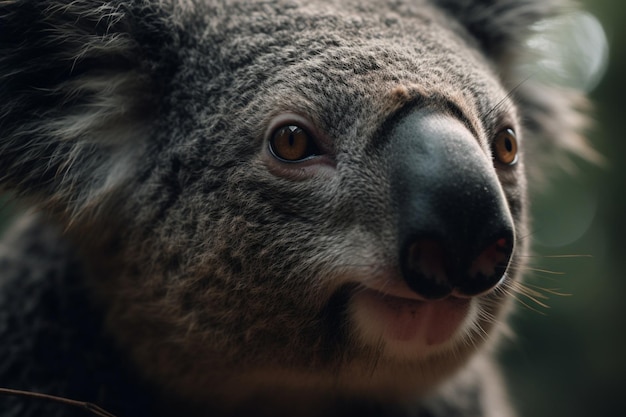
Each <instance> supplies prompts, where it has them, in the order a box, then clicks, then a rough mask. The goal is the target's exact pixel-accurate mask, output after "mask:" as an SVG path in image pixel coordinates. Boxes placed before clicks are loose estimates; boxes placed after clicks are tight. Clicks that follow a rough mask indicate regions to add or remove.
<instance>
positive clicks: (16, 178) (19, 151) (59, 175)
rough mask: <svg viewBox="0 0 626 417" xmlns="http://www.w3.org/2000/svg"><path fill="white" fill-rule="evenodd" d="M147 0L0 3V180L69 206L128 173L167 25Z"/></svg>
mask: <svg viewBox="0 0 626 417" xmlns="http://www.w3.org/2000/svg"><path fill="white" fill-rule="evenodd" d="M154 4H158V3H156V2H155V3H148V2H143V1H139V0H138V1H119V0H118V1H94V0H74V1H63V0H41V1H31V0H8V1H2V2H0V187H1V188H4V189H9V190H11V191H14V192H16V193H17V194H18V195H23V196H26V197H29V198H34V199H35V200H38V201H39V202H40V203H42V204H44V205H52V206H54V208H55V209H61V210H62V211H65V212H69V213H73V214H76V213H77V212H80V211H81V210H83V209H84V208H86V207H88V206H93V205H95V204H96V202H97V201H98V200H99V199H101V198H103V197H104V196H105V195H106V194H107V191H110V190H111V189H113V188H115V187H116V186H117V185H118V184H119V183H120V182H122V180H123V178H125V177H126V176H128V175H129V174H130V172H131V171H132V166H133V158H135V154H136V153H137V151H138V150H139V149H140V148H141V145H142V144H141V137H142V136H144V135H145V133H144V132H143V131H142V129H143V128H142V127H141V126H142V124H141V123H138V121H140V120H141V119H142V118H146V117H149V113H148V112H147V108H148V106H147V104H148V103H149V101H150V99H151V94H150V92H151V91H154V90H155V89H156V88H157V87H158V85H157V84H158V83H157V82H156V80H155V79H154V77H153V76H152V74H156V73H157V71H156V70H157V69H158V70H163V68H162V67H163V66H164V65H163V62H164V60H163V58H162V57H161V56H158V54H159V53H161V51H163V50H164V48H163V47H162V45H166V42H165V38H166V37H167V36H169V35H170V34H171V32H172V31H171V30H170V28H169V27H167V26H168V22H167V20H166V19H165V18H162V17H161V14H162V11H161V10H159V9H158V8H157V7H155V6H154ZM139 16H140V17H141V18H140V19H139V18H137V17H139ZM148 39H149V40H150V42H152V43H153V44H155V45H159V46H158V47H153V48H150V47H145V45H141V44H140V42H142V40H148ZM167 41H168V42H169V43H170V44H171V43H172V40H171V39H167ZM150 54H152V55H150ZM159 67H160V68H159Z"/></svg>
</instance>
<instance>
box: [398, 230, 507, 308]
mask: <svg viewBox="0 0 626 417" xmlns="http://www.w3.org/2000/svg"><path fill="white" fill-rule="evenodd" d="M492 242H493V243H491V244H489V245H487V246H486V247H484V249H483V250H482V251H481V252H480V253H479V254H478V256H476V257H473V256H472V255H469V253H471V252H472V250H471V246H472V245H468V246H467V247H466V248H465V252H463V251H459V249H458V248H457V249H456V250H453V249H452V248H451V247H450V245H444V244H443V243H441V242H440V241H439V240H437V239H431V238H418V239H414V240H412V241H411V242H410V244H409V245H408V246H407V247H406V250H405V251H404V256H403V257H402V261H401V265H402V274H403V276H404V280H405V282H406V283H407V285H408V286H409V287H410V288H411V289H412V290H413V291H415V292H416V293H417V294H419V295H421V296H422V297H424V298H426V299H429V300H436V299H441V298H445V297H447V296H449V295H451V294H452V293H454V294H455V295H457V296H466V297H472V296H475V295H479V294H483V293H486V292H488V291H490V290H491V289H493V288H495V287H496V286H497V285H498V283H499V282H500V281H501V280H502V278H503V277H504V274H505V272H506V269H507V268H508V264H509V260H510V258H511V254H512V252H513V237H512V236H506V237H499V238H496V239H495V240H493V241H492ZM476 246H478V245H476ZM474 253H476V252H474Z"/></svg>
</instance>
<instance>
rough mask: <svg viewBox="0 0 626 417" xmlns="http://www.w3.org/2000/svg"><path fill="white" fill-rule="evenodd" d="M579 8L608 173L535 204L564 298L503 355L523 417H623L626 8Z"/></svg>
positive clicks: (538, 265)
mask: <svg viewBox="0 0 626 417" xmlns="http://www.w3.org/2000/svg"><path fill="white" fill-rule="evenodd" d="M583 4H584V5H585V7H586V9H587V10H589V11H591V12H592V13H593V14H594V15H595V16H596V17H597V18H598V19H599V21H600V22H601V23H602V25H603V27H604V30H605V32H606V35H607V38H608V43H609V61H608V68H607V72H606V74H605V75H604V77H603V78H602V80H601V81H600V83H599V85H597V86H596V87H595V88H593V89H592V91H591V93H590V96H591V98H592V100H593V101H594V103H595V111H594V119H595V120H596V123H595V127H594V128H593V129H592V131H591V133H590V138H591V141H592V144H593V146H594V147H595V148H596V149H598V150H599V151H600V152H601V153H602V154H603V155H604V156H605V157H606V159H607V163H606V164H605V165H604V166H603V167H598V166H594V165H592V164H589V163H587V162H584V161H576V167H577V171H578V172H577V173H576V174H575V175H571V174H563V175H560V176H557V177H556V178H553V180H554V181H552V184H551V185H550V186H549V187H548V188H547V189H546V190H545V191H543V192H542V193H541V194H538V195H535V196H534V205H533V218H534V230H535V231H534V233H533V239H534V241H535V244H534V255H533V256H532V257H531V259H530V265H531V266H532V267H533V268H534V270H533V271H531V272H530V273H529V274H528V283H529V284H530V285H536V286H538V287H542V288H548V289H558V292H559V293H562V294H567V295H551V296H550V298H549V300H544V301H545V302H546V303H547V304H548V306H549V307H548V308H544V307H540V306H538V305H536V304H535V303H533V302H532V301H530V300H525V299H523V297H520V301H523V302H524V304H527V306H525V305H524V304H522V303H521V302H520V303H518V308H517V311H516V313H515V314H514V316H513V318H512V325H513V327H514V329H515V334H516V336H515V337H514V339H513V340H509V341H507V342H506V343H505V346H504V347H505V349H504V351H503V353H502V359H503V361H504V363H505V365H506V370H507V372H506V375H507V379H508V381H509V382H510V384H511V397H512V400H513V401H514V403H515V404H516V406H517V408H518V410H520V413H519V414H520V417H544V416H546V417H547V416H550V417H555V416H559V417H560V416H567V417H578V416H580V417H583V416H584V417H589V416H600V417H604V416H626V393H625V392H624V390H625V389H626V300H625V298H626V274H625V273H624V272H623V271H626V192H625V191H626V164H625V163H624V162H623V161H622V159H623V158H626V138H623V137H622V136H623V131H624V128H623V127H622V126H621V123H622V122H623V121H625V122H626V111H625V109H626V107H625V106H624V104H623V103H624V101H626V77H625V76H626V54H625V53H624V51H626V2H617V1H615V0H594V1H591V0H587V1H583ZM571 30H572V28H570V31H571ZM574 31H575V32H576V28H574ZM568 36H569V35H568ZM589 48H594V46H591V47H589ZM583 52H584V51H583ZM565 53H566V55H567V54H571V51H566V52H565ZM574 56H576V54H574ZM5 201H6V199H5V200H2V199H0V208H4V209H3V211H2V210H0V233H1V232H2V230H3V228H4V226H5V225H6V221H5V218H6V213H7V212H10V211H11V210H10V209H11V208H10V207H8V208H7V207H6V204H5V203H4V202H5ZM564 255H566V256H564ZM567 255H575V256H571V257H570V256H567ZM554 272H557V273H554Z"/></svg>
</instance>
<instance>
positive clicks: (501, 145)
mask: <svg viewBox="0 0 626 417" xmlns="http://www.w3.org/2000/svg"><path fill="white" fill-rule="evenodd" d="M493 154H494V156H495V158H496V160H497V161H498V162H500V163H502V164H505V165H515V164H516V163H517V159H518V158H517V138H516V136H515V132H514V131H513V129H505V130H502V131H501V132H499V133H498V134H497V135H496V138H495V140H494V141H493Z"/></svg>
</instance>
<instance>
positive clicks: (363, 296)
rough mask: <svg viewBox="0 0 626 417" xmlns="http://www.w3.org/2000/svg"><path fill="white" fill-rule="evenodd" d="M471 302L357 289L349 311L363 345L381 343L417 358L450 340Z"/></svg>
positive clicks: (462, 321)
mask: <svg viewBox="0 0 626 417" xmlns="http://www.w3.org/2000/svg"><path fill="white" fill-rule="evenodd" d="M471 301H472V300H471V299H470V298H458V297H447V298H444V299H442V300H436V301H428V300H421V299H419V298H417V296H415V297H412V296H411V297H410V298H409V297H403V296H398V294H397V293H394V294H393V295H391V294H389V293H383V292H381V291H378V290H375V289H371V288H361V289H359V290H357V291H356V292H355V293H354V294H353V297H352V305H351V309H352V317H353V318H354V320H355V321H356V325H357V328H358V331H359V333H360V335H361V337H362V338H364V339H365V340H364V341H365V342H366V343H368V344H380V343H381V342H383V343H384V344H385V345H386V347H387V348H388V349H391V350H392V351H402V352H405V353H404V354H408V355H411V356H420V355H421V354H427V353H430V352H433V351H436V350H438V348H440V347H443V346H444V345H445V344H447V342H449V341H450V340H452V339H454V337H455V336H456V335H457V334H458V333H459V332H460V330H461V329H462V328H463V327H464V326H463V325H464V323H465V322H466V321H467V320H468V317H469V316H470V312H471ZM397 353H399V352H397Z"/></svg>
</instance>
